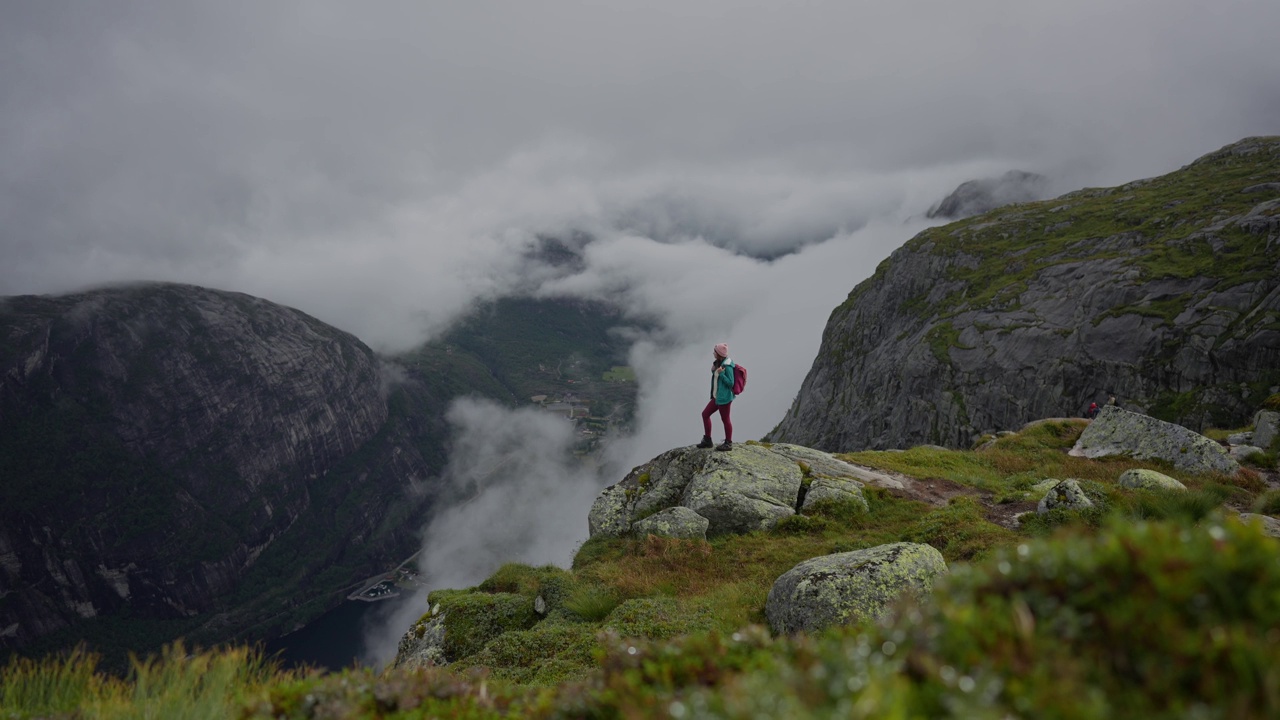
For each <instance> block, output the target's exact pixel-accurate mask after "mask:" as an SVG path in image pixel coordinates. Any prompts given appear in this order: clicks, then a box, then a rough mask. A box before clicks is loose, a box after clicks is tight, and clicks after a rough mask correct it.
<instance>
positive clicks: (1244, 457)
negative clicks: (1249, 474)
mask: <svg viewBox="0 0 1280 720" xmlns="http://www.w3.org/2000/svg"><path fill="white" fill-rule="evenodd" d="M1227 452H1228V454H1230V455H1231V457H1233V458H1235V459H1236V460H1237V461H1239V462H1247V461H1248V460H1249V456H1250V455H1259V454H1261V453H1263V452H1265V451H1264V450H1263V449H1262V448H1260V447H1256V446H1254V445H1232V446H1231V449H1230V450H1228V451H1227Z"/></svg>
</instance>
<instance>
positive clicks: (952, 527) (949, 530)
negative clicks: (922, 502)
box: [903, 495, 1018, 562]
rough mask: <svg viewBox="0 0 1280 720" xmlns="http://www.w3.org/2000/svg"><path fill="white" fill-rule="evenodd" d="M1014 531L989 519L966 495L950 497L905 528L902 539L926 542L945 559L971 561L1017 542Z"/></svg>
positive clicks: (949, 560)
mask: <svg viewBox="0 0 1280 720" xmlns="http://www.w3.org/2000/svg"><path fill="white" fill-rule="evenodd" d="M1017 538H1018V536H1017V535H1015V534H1014V533H1013V532H1011V531H1009V530H1007V529H1005V528H1002V527H1000V526H999V525H996V524H994V523H991V522H988V521H987V520H986V518H985V517H983V510H982V506H981V505H980V504H978V501H977V500H975V499H974V498H973V497H970V496H968V495H962V496H960V497H955V498H952V499H951V502H950V503H949V504H948V505H947V506H946V507H944V508H939V509H937V510H934V511H932V512H930V513H929V514H928V515H925V516H924V517H923V518H920V520H919V521H917V522H916V523H915V524H914V525H912V526H911V527H910V528H908V529H907V531H906V533H905V534H904V536H903V539H905V540H911V541H913V542H920V543H928V544H929V545H932V546H933V547H935V548H937V549H938V551H939V552H941V553H942V555H943V557H945V558H946V559H947V561H948V562H954V561H956V560H970V559H973V558H974V557H976V556H979V555H982V554H985V553H987V552H989V551H990V550H991V549H992V548H995V547H998V546H1000V545H1008V544H1009V543H1012V542H1016V541H1017Z"/></svg>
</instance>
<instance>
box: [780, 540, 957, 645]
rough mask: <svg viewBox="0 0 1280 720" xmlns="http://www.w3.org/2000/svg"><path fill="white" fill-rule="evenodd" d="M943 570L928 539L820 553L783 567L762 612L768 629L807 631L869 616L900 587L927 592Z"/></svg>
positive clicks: (876, 613) (894, 596) (897, 593)
mask: <svg viewBox="0 0 1280 720" xmlns="http://www.w3.org/2000/svg"><path fill="white" fill-rule="evenodd" d="M945 572H947V564H946V561H944V560H943V559H942V553H939V552H938V551H937V550H936V549H934V548H933V547H931V546H929V545H921V544H917V543H907V542H898V543H892V544H890V545H880V546H878V547H873V548H868V549H866V550H855V551H853V552H847V553H837V554H835V555H824V556H822V557H816V558H813V559H810V560H805V561H804V562H802V563H800V564H798V565H796V566H795V567H794V568H792V569H790V570H788V571H787V572H785V573H783V574H782V576H781V577H779V578H778V579H777V581H776V582H774V584H773V587H772V588H771V589H770V590H769V597H768V600H767V601H766V602H765V616H766V617H767V618H768V619H769V625H770V626H771V627H772V628H773V630H774V632H778V633H795V632H811V631H814V630H820V629H822V628H825V627H829V626H831V625H837V624H847V623H853V622H866V621H870V620H874V619H876V618H877V617H879V616H880V614H881V613H883V612H884V611H885V609H886V608H887V607H888V605H889V603H891V602H893V601H894V600H896V599H897V598H898V597H899V596H900V595H902V594H903V593H904V592H909V593H914V594H916V595H918V596H923V595H927V594H928V593H929V592H930V591H931V590H932V588H933V581H934V578H936V577H938V576H939V575H941V574H943V573H945Z"/></svg>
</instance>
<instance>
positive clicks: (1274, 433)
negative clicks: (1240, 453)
mask: <svg viewBox="0 0 1280 720" xmlns="http://www.w3.org/2000/svg"><path fill="white" fill-rule="evenodd" d="M1277 438H1280V412H1276V411H1274V410H1259V411H1258V412H1257V414H1255V415H1254V416H1253V437H1252V444H1253V445H1255V446H1257V447H1260V448H1262V449H1263V450H1266V449H1268V448H1270V447H1271V446H1272V445H1274V444H1275V443H1276V439H1277Z"/></svg>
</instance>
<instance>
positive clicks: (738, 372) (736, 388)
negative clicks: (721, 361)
mask: <svg viewBox="0 0 1280 720" xmlns="http://www.w3.org/2000/svg"><path fill="white" fill-rule="evenodd" d="M746 389H747V369H746V368H744V367H742V366H741V365H739V364H737V363H734V364H733V394H734V395H741V394H742V391H743V390H746Z"/></svg>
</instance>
